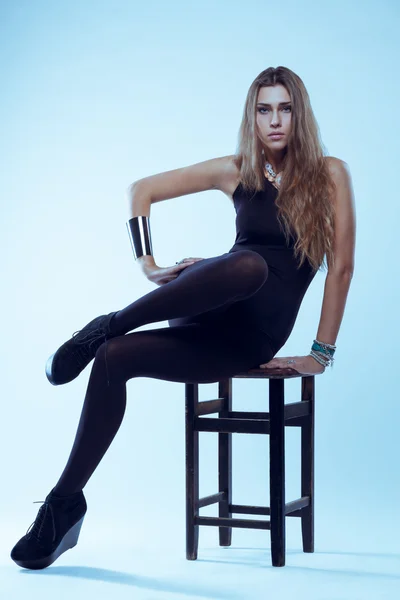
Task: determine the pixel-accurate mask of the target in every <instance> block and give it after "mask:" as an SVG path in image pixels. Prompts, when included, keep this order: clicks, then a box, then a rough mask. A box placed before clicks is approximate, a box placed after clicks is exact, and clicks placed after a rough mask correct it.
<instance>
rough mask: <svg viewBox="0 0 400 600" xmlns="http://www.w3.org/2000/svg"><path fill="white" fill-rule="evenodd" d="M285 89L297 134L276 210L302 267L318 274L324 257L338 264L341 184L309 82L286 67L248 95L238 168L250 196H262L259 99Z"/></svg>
mask: <svg viewBox="0 0 400 600" xmlns="http://www.w3.org/2000/svg"><path fill="white" fill-rule="evenodd" d="M276 84H281V85H283V86H284V87H285V88H286V90H287V91H288V93H289V95H290V100H291V104H292V111H291V112H292V117H291V132H290V135H289V137H288V143H287V146H286V149H285V157H284V161H283V171H282V179H281V183H280V188H279V191H278V195H277V197H276V201H275V202H276V206H277V214H278V220H279V221H280V223H281V225H282V227H283V231H284V234H285V237H286V239H287V241H289V235H290V234H292V235H293V237H294V239H295V245H294V253H295V257H296V258H299V257H300V259H299V264H298V268H300V267H301V266H302V264H303V263H304V261H305V260H306V258H308V260H309V262H310V264H311V267H312V268H313V270H314V271H317V270H318V269H319V268H320V267H321V266H322V267H324V266H325V265H324V264H322V263H323V260H324V257H325V256H326V257H327V261H328V265H333V264H334V253H333V247H334V203H333V194H334V193H335V189H336V186H335V183H334V181H333V179H332V177H331V175H330V172H329V168H328V165H327V161H326V160H325V159H324V156H326V154H325V153H326V148H325V146H324V145H323V143H322V141H321V138H320V132H319V127H318V124H317V121H316V119H315V117H314V113H313V110H312V108H311V103H310V98H309V95H308V92H307V90H306V88H305V86H304V83H303V81H302V80H301V79H300V77H298V75H296V74H295V73H294V72H293V71H291V70H290V69H288V68H286V67H277V68H274V67H270V68H268V69H266V70H265V71H262V72H261V73H260V74H259V75H257V77H256V78H255V80H254V81H253V83H252V84H251V86H250V88H249V91H248V93H247V97H246V102H245V106H244V111H243V118H242V122H241V125H240V129H239V135H238V144H237V149H236V153H235V163H236V166H237V167H238V169H239V170H240V182H241V185H242V187H243V189H244V190H245V191H246V192H257V191H262V190H263V189H264V185H265V172H264V168H265V157H264V154H263V151H262V143H261V140H260V138H259V135H258V127H257V121H256V117H257V108H256V105H257V98H258V92H259V89H260V88H261V87H263V86H273V85H276Z"/></svg>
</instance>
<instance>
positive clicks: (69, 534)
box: [10, 488, 87, 569]
mask: <svg viewBox="0 0 400 600" xmlns="http://www.w3.org/2000/svg"><path fill="white" fill-rule="evenodd" d="M53 489H54V488H53ZM86 510H87V504H86V500H85V496H84V495H83V492H82V491H80V492H76V493H75V494H71V495H69V496H62V497H58V496H54V495H53V490H51V492H50V493H49V494H48V495H47V497H46V500H45V501H44V503H43V505H42V506H41V507H40V509H39V512H38V514H37V517H36V519H35V521H34V522H33V523H32V525H33V527H32V525H31V526H30V527H29V528H28V531H27V533H26V534H25V535H24V536H23V537H22V538H21V539H20V540H19V542H17V543H16V544H15V546H14V548H13V549H12V550H11V554H10V556H11V558H12V560H13V561H14V562H15V563H16V564H17V565H19V566H20V567H23V568H24V569H45V568H46V567H48V566H49V565H51V564H52V563H53V562H54V561H55V560H56V559H57V558H58V557H59V556H60V554H62V553H63V552H65V551H66V550H69V549H70V548H73V547H74V546H76V544H77V543H78V538H79V533H80V530H81V527H82V523H83V519H84V517H85V513H86ZM31 527H32V529H30V528H31Z"/></svg>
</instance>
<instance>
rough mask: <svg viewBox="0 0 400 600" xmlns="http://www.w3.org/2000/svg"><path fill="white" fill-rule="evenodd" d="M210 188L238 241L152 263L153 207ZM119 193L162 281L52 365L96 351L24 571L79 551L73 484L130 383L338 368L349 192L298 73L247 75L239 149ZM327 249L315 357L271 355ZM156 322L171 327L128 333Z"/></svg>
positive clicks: (93, 327) (81, 504)
mask: <svg viewBox="0 0 400 600" xmlns="http://www.w3.org/2000/svg"><path fill="white" fill-rule="evenodd" d="M210 189H218V190H221V191H222V192H223V193H224V194H225V195H226V196H228V198H229V199H230V200H231V201H232V202H233V205H234V208H235V211H236V230H237V235H236V240H235V243H234V245H233V246H232V248H231V249H230V250H229V252H226V253H225V254H222V255H221V256H216V257H212V258H207V259H202V258H183V259H182V260H180V261H179V262H177V263H176V264H175V265H174V266H170V267H159V266H158V265H157V264H156V263H155V259H154V257H153V253H152V244H151V236H150V223H149V218H150V207H151V206H152V205H153V204H154V203H155V202H160V201H162V200H167V199H170V198H176V197H179V196H183V195H188V194H193V193H196V192H202V191H205V190H210ZM128 196H129V206H130V211H131V212H130V218H129V220H128V222H127V227H128V233H129V237H130V240H131V243H132V249H133V252H134V257H135V260H136V261H137V262H138V264H139V265H140V267H141V269H142V270H143V273H144V274H145V275H146V277H147V278H148V279H149V280H150V281H152V282H153V283H155V284H156V285H157V286H159V287H158V289H155V290H153V291H151V292H150V293H148V294H145V295H144V296H143V297H141V298H139V299H138V300H136V301H135V302H133V303H132V304H130V305H129V306H127V307H126V308H123V309H122V310H119V311H115V312H111V313H109V314H108V315H102V316H100V317H97V318H96V319H94V320H93V321H91V322H90V323H89V324H88V325H86V326H85V327H84V328H83V329H82V330H79V331H78V332H75V333H74V334H73V335H72V338H71V339H70V340H68V341H67V342H65V343H64V344H63V345H62V346H61V347H60V348H59V349H58V350H57V352H55V353H54V354H53V355H52V356H51V357H50V358H49V360H48V361H47V364H46V374H47V377H48V379H49V381H50V382H51V383H52V384H53V385H61V384H64V383H67V382H69V381H71V380H73V379H74V378H76V377H77V376H78V375H79V373H80V372H81V371H82V370H83V369H84V368H85V367H86V366H87V365H88V364H89V362H90V361H91V360H92V359H93V358H95V360H94V363H93V366H92V371H91V374H90V378H89V383H88V388H87V392H86V396H85V400H84V404H83V409H82V415H81V418H80V422H79V425H78V430H77V433H76V437H75V441H74V444H73V447H72V450H71V454H70V456H69V459H68V462H67V464H66V466H65V468H64V471H63V473H62V474H61V476H60V479H59V480H58V482H57V483H56V485H55V487H54V488H53V489H52V490H51V491H50V492H49V494H48V495H47V497H46V500H45V501H44V503H43V505H42V506H41V507H40V509H39V512H38V515H37V517H36V520H35V521H34V523H33V524H32V525H33V526H32V525H31V527H30V528H29V529H28V532H27V533H26V535H24V536H23V537H22V538H21V539H20V540H19V541H18V543H17V544H16V545H15V546H14V548H13V549H12V551H11V558H12V559H13V560H14V561H15V562H16V563H17V564H18V565H20V566H22V567H25V568H27V569H42V568H45V567H47V566H49V565H50V564H52V563H53V562H54V561H55V560H56V559H57V558H58V556H60V554H62V553H63V552H65V551H66V550H68V549H69V548H72V547H73V546H75V545H76V543H77V541H78V537H79V532H80V528H81V526H82V522H83V519H84V516H85V513H86V510H87V505H86V501H85V497H84V494H83V491H82V490H83V488H84V487H85V485H86V483H87V482H88V480H89V478H90V477H91V475H92V474H93V472H94V470H95V469H96V467H97V465H98V464H99V463H100V461H101V459H102V457H103V456H104V454H105V452H106V451H107V449H108V448H109V446H110V444H111V442H112V440H113V439H114V436H115V434H116V433H117V431H118V429H119V427H120V425H121V422H122V419H123V416H124V412H125V406H126V382H127V381H128V380H129V379H132V378H133V377H152V378H155V379H163V380H166V381H176V382H182V383H183V382H200V383H212V382H216V381H218V380H220V379H222V378H227V377H232V376H233V375H235V374H238V373H240V372H242V371H246V370H248V369H250V368H255V367H263V368H268V369H271V368H272V369H295V370H296V371H297V372H299V373H302V374H317V373H322V372H323V371H324V370H325V367H326V366H327V365H329V364H332V362H333V354H334V352H335V348H336V346H335V342H336V337H337V335H338V332H339V327H340V324H341V321H342V317H343V313H344V307H345V303H346V298H347V294H348V290H349V286H350V282H351V279H352V274H353V269H354V247H355V210H354V198H353V190H352V183H351V176H350V173H349V169H348V167H347V164H346V163H345V162H344V161H342V160H340V159H338V158H334V157H328V156H325V155H324V154H323V150H322V143H321V141H320V138H319V129H318V125H317V123H316V120H315V118H314V115H313V112H312V109H311V105H310V100H309V96H308V93H307V91H306V89H305V87H304V84H303V82H302V80H301V79H300V78H299V77H298V76H297V75H296V74H295V73H293V71H291V70H290V69H287V68H285V67H278V68H276V69H275V68H272V67H271V68H268V69H266V70H265V71H263V72H262V73H260V75H258V76H257V77H256V79H255V80H254V81H253V83H252V84H251V86H250V89H249V91H248V94H247V98H246V103H245V107H244V114H243V119H242V123H241V127H240V132H239V144H238V149H237V152H236V154H234V155H229V156H224V157H219V158H214V159H211V160H207V161H204V162H201V163H197V164H194V165H191V166H188V167H184V168H181V169H176V170H173V171H168V172H165V173H160V174H157V175H153V176H150V177H145V178H143V179H140V180H138V181H136V182H135V183H134V184H132V185H131V186H129V188H128ZM325 255H326V258H327V267H328V273H327V277H326V283H325V291H324V298H323V304H322V312H321V318H320V323H319V327H318V331H317V336H316V339H315V340H314V341H313V344H312V347H311V351H310V353H309V354H308V355H307V356H296V357H289V359H288V358H286V359H283V358H274V356H275V355H276V353H277V352H278V351H279V349H280V348H282V346H283V345H284V344H285V342H286V340H287V339H288V337H289V335H290V333H291V331H292V329H293V326H294V323H295V320H296V317H297V314H298V311H299V308H300V305H301V301H302V299H303V296H304V294H305V292H306V290H307V288H308V287H309V285H310V283H311V281H312V280H313V278H314V276H315V274H316V272H317V271H318V270H319V268H320V267H321V265H322V263H323V259H324V256H325ZM163 320H168V322H169V327H165V328H158V329H151V330H145V331H137V332H132V331H133V330H134V329H136V328H138V327H140V326H142V325H144V324H147V323H155V322H158V321H163ZM130 331H131V332H132V333H128V332H130ZM289 365H291V366H289Z"/></svg>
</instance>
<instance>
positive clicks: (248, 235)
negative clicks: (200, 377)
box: [169, 178, 315, 364]
mask: <svg viewBox="0 0 400 600" xmlns="http://www.w3.org/2000/svg"><path fill="white" fill-rule="evenodd" d="M277 195H278V190H277V189H276V188H275V186H274V185H273V184H272V183H271V182H270V181H269V180H268V179H267V178H265V185H264V189H263V190H262V191H260V192H256V193H253V194H249V193H247V194H246V193H245V192H244V190H243V188H242V185H241V184H240V183H239V185H238V186H237V188H236V190H235V191H234V193H233V196H232V199H233V203H234V207H235V210H236V239H235V243H234V245H233V246H232V248H231V249H230V250H229V253H231V252H238V251H239V250H251V251H253V252H257V253H258V254H260V255H261V256H262V257H263V258H264V259H265V261H266V263H267V265H268V277H267V280H266V281H265V283H264V284H263V285H262V286H261V287H260V289H259V290H257V292H256V293H255V294H253V295H252V296H250V297H249V298H246V299H244V300H239V301H235V302H233V303H232V304H230V305H228V306H226V305H225V306H223V307H219V308H217V309H213V310H210V311H207V312H205V313H201V314H198V315H194V316H191V317H180V318H176V319H170V320H169V325H170V327H174V326H179V325H188V324H202V325H203V326H205V327H206V328H208V329H209V331H210V332H211V336H212V335H215V336H216V337H218V336H223V337H224V338H225V339H227V340H228V341H229V343H231V344H232V345H234V346H235V347H240V349H241V351H243V352H244V353H246V352H248V353H249V354H250V353H251V354H252V355H253V356H255V357H257V360H258V362H257V361H256V360H255V363H257V364H260V363H261V362H269V361H270V360H271V359H272V358H273V357H274V356H275V354H276V353H277V352H278V351H279V350H280V348H282V346H283V345H284V344H285V342H286V340H287V339H288V337H289V335H290V333H291V331H292V329H293V326H294V323H295V321H296V317H297V314H298V312H299V309H300V305H301V301H302V299H303V296H304V294H305V293H306V291H307V288H308V286H309V285H310V283H311V281H312V280H313V278H314V276H315V272H314V271H313V270H312V267H311V265H310V263H309V261H308V260H306V261H305V262H304V263H303V265H302V267H301V268H300V269H297V263H298V261H297V259H295V257H294V249H293V248H294V243H295V240H294V239H293V237H292V236H290V238H289V243H288V244H287V243H286V238H285V234H284V232H283V229H282V228H281V225H280V223H279V221H278V218H277V207H276V205H275V198H276V197H277ZM229 253H226V254H229ZM222 256H225V255H222ZM219 259H220V257H213V258H210V259H206V260H209V261H213V260H219ZM189 269H190V267H189Z"/></svg>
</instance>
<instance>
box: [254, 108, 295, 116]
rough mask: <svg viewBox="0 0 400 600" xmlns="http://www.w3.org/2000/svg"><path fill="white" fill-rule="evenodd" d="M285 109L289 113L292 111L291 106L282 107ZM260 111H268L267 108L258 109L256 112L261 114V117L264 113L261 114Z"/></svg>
mask: <svg viewBox="0 0 400 600" xmlns="http://www.w3.org/2000/svg"><path fill="white" fill-rule="evenodd" d="M286 109H287V110H289V111H291V110H292V107H291V106H284V107H283V110H286ZM262 110H268V108H259V109H258V112H259V113H261V114H262V115H263V114H264V113H262V112H261V111H262Z"/></svg>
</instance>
